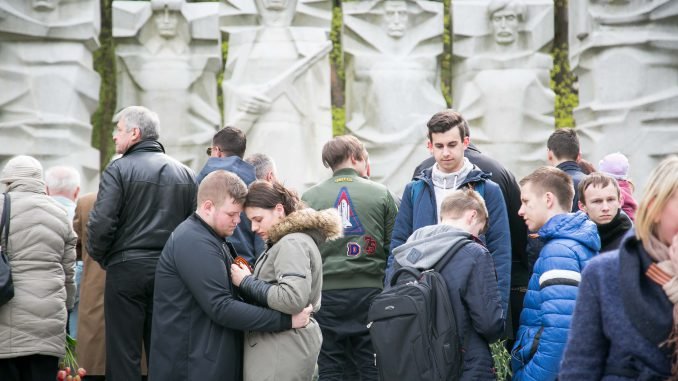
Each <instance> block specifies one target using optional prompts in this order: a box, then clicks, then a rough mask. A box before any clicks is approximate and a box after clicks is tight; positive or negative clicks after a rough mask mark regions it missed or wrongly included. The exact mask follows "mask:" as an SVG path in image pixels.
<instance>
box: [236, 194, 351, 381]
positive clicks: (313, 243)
mask: <svg viewBox="0 0 678 381" xmlns="http://www.w3.org/2000/svg"><path fill="white" fill-rule="evenodd" d="M301 205H302V204H301V201H300V200H299V198H298V197H297V195H296V194H295V193H293V192H291V191H289V190H288V189H286V188H284V187H283V186H282V185H280V184H277V183H275V184H272V183H268V182H262V181H257V182H254V183H253V184H252V185H250V188H249V192H248V194H247V199H246V201H245V213H246V214H247V217H248V218H249V219H250V220H251V221H252V231H254V232H255V233H257V234H258V235H259V236H260V237H261V238H262V239H264V241H266V243H267V248H268V249H267V250H266V251H265V252H264V253H263V254H262V255H261V256H260V257H259V259H258V260H257V263H256V266H255V268H254V273H253V274H251V275H250V273H249V270H247V269H246V268H244V267H241V266H238V265H235V264H234V265H232V266H231V277H232V281H233V284H234V285H236V286H238V287H240V291H241V293H242V294H243V295H244V296H245V297H246V298H247V300H248V301H249V302H252V303H255V304H259V305H262V306H265V307H268V308H272V309H274V310H277V311H280V312H284V313H286V314H290V315H294V314H297V313H299V312H300V311H301V310H302V309H303V308H304V307H306V306H308V305H309V304H311V305H313V307H314V311H316V312H317V311H318V309H319V308H320V293H321V290H322V259H321V257H320V252H319V251H318V245H319V244H321V243H323V242H325V241H326V240H328V239H335V238H337V237H339V236H340V235H341V232H342V228H341V219H340V218H339V215H338V213H337V212H336V210H334V209H328V210H325V211H320V212H317V211H314V210H311V209H300V207H301ZM321 343H322V334H321V333H320V327H319V326H318V323H317V322H316V321H315V319H313V318H311V322H310V323H309V325H307V326H306V327H305V328H301V329H292V330H289V331H284V332H276V333H270V332H248V333H247V334H246V337H245V351H244V379H245V381H269V380H270V381H272V380H280V381H283V380H284V381H295V380H300V381H301V380H304V381H307V380H311V378H312V376H313V370H314V367H315V363H316V361H317V359H318V354H319V353H320V345H321Z"/></svg>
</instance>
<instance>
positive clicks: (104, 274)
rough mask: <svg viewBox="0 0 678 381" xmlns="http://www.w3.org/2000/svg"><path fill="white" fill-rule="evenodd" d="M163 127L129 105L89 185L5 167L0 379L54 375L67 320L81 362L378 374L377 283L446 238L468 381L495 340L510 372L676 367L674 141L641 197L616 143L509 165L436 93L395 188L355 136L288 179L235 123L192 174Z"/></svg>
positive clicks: (487, 372)
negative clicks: (417, 147)
mask: <svg viewBox="0 0 678 381" xmlns="http://www.w3.org/2000/svg"><path fill="white" fill-rule="evenodd" d="M159 125H160V122H159V120H158V117H157V115H156V114H155V113H154V112H153V111H151V110H148V109H146V108H144V107H142V106H131V107H128V108H125V109H124V110H122V111H121V112H120V114H119V119H118V122H117V129H116V130H115V133H114V136H113V140H114V142H115V148H116V153H117V154H119V155H120V156H119V157H118V158H116V159H114V160H113V161H111V163H109V165H108V166H107V167H106V169H105V170H104V171H103V173H102V174H101V180H100V185H99V189H98V192H97V193H90V194H86V195H80V188H79V176H78V173H77V171H75V170H73V169H72V168H68V167H53V168H49V169H47V170H46V171H44V173H43V167H42V165H41V163H40V162H39V161H38V160H36V159H35V158H32V157H30V156H23V155H21V156H16V157H14V158H12V159H11V160H9V162H8V163H7V164H6V165H5V167H4V168H3V169H2V172H1V173H0V182H1V183H2V184H4V186H5V188H6V189H5V193H3V195H2V201H3V202H0V207H2V208H3V209H2V211H5V210H6V212H7V213H5V214H7V215H8V217H7V221H4V222H3V224H5V223H8V224H9V233H8V234H4V233H3V230H0V242H7V243H6V244H3V245H4V246H5V247H4V250H3V251H5V252H6V253H7V258H8V262H9V267H10V269H11V275H12V282H13V286H14V296H13V298H11V299H10V300H9V301H7V302H6V303H5V304H2V305H0V342H2V343H3V345H2V346H1V347H0V379H1V380H8V381H13V380H40V381H43V380H49V379H54V378H55V377H56V372H57V370H58V366H59V362H60V360H61V359H62V358H63V357H64V355H65V342H66V334H67V333H68V334H70V335H71V336H73V337H75V338H76V339H77V340H78V345H77V354H78V360H79V363H80V365H81V366H83V367H84V368H86V369H87V372H88V375H87V376H86V378H85V379H86V380H104V379H105V380H108V381H130V380H141V379H142V378H145V377H147V378H148V379H150V380H153V381H171V380H187V379H188V380H194V379H195V380H198V379H199V380H214V381H216V380H241V379H242V380H252V381H259V380H282V381H292V380H311V379H314V378H317V379H319V380H322V381H325V380H328V381H334V380H350V381H352V380H378V379H383V376H380V370H381V369H384V368H389V367H396V366H402V365H403V364H389V363H387V362H383V361H380V360H381V358H380V357H379V353H377V350H375V345H374V343H373V339H372V337H371V336H370V330H369V324H368V323H369V321H368V320H369V319H368V311H369V309H370V305H371V303H372V301H373V300H374V298H375V297H377V295H379V294H381V293H382V292H383V290H384V289H385V288H388V287H391V284H392V283H395V282H391V277H392V276H393V274H394V273H398V272H401V271H402V270H398V269H400V268H402V267H412V268H415V269H419V270H428V269H432V268H434V267H435V266H436V264H437V263H438V262H440V261H441V260H442V259H443V258H444V257H446V253H447V252H448V251H450V250H451V249H452V248H455V250H458V252H456V253H455V254H454V256H453V257H451V259H449V260H446V262H444V263H441V266H442V267H441V268H440V269H439V273H440V275H441V276H442V277H443V278H444V280H445V284H446V286H447V291H448V294H449V298H450V305H451V306H452V309H453V311H454V314H455V316H456V318H455V322H456V329H457V333H458V336H459V337H460V338H463V342H462V346H463V353H462V362H463V365H462V366H461V375H460V378H461V379H462V380H494V379H496V378H497V376H496V369H495V365H494V360H493V356H492V353H491V350H490V344H491V343H493V342H495V341H497V340H499V339H502V338H504V339H508V345H507V346H508V348H509V350H510V356H511V358H510V363H511V368H512V371H513V372H512V379H514V380H534V381H548V380H556V379H558V380H666V379H671V380H678V347H676V343H677V342H678V307H677V306H676V305H677V304H678V281H677V280H676V274H678V157H676V156H670V157H667V158H665V159H664V161H662V163H661V164H660V165H659V166H658V167H657V168H655V169H654V171H653V172H652V174H651V176H650V178H649V181H648V183H647V184H645V188H644V192H643V194H642V197H641V198H640V201H639V202H638V203H637V202H636V201H635V199H634V196H633V193H634V186H633V183H632V182H631V180H630V179H629V178H628V177H627V174H628V168H629V162H628V160H627V159H626V157H625V156H624V155H622V154H621V153H611V154H610V155H608V156H606V157H605V158H603V159H602V160H601V161H600V163H599V165H598V168H597V169H596V168H595V166H593V165H591V164H590V163H588V162H586V161H585V160H583V159H582V158H581V154H580V151H581V150H580V146H579V140H578V138H577V134H576V132H575V131H574V130H572V129H558V130H556V131H554V132H553V134H552V135H551V136H550V137H549V139H548V141H546V142H545V148H546V149H545V161H547V162H548V164H549V165H547V166H544V167H540V168H535V169H534V171H533V172H532V173H531V174H529V175H527V176H525V177H524V178H522V179H520V180H516V179H515V177H514V176H513V175H512V174H511V172H510V171H509V170H508V169H506V168H505V167H504V166H503V165H502V164H501V163H499V162H497V161H496V160H494V159H492V158H491V157H488V156H486V155H484V154H483V153H482V152H481V150H480V149H479V148H478V147H476V146H474V145H473V144H472V143H471V129H470V128H469V126H468V124H467V123H466V121H465V119H464V117H463V116H462V115H461V114H459V113H458V112H456V111H453V110H444V111H441V112H438V113H436V114H435V115H433V116H432V117H431V118H430V120H429V122H428V124H427V127H428V150H429V151H430V153H431V158H429V159H427V160H426V161H424V162H423V163H421V165H420V166H419V167H418V168H416V169H415V171H414V174H413V178H412V181H411V182H409V183H408V184H407V185H406V186H405V190H404V192H403V194H402V195H394V194H393V193H392V192H391V191H389V189H387V188H386V187H385V186H383V185H381V184H378V183H376V182H374V181H372V180H370V172H371V169H370V162H369V154H368V152H367V150H366V149H365V146H364V144H363V143H362V142H361V141H360V140H359V139H357V138H356V137H353V136H349V135H344V136H337V137H335V138H332V139H331V140H329V141H328V142H326V143H325V145H324V146H323V148H322V157H321V158H308V160H309V161H310V160H322V163H323V164H324V165H325V166H326V167H328V168H330V169H331V170H332V172H333V174H332V177H330V178H328V179H326V180H324V181H321V182H320V183H318V184H316V185H315V186H313V187H311V188H309V189H308V190H306V191H305V192H303V194H299V193H297V192H296V190H294V189H290V188H288V187H286V186H284V185H283V184H282V183H281V182H279V180H278V179H279V178H284V177H285V174H278V173H276V167H275V163H274V162H273V161H272V160H271V159H270V158H269V157H268V156H266V154H265V153H263V152H262V153H255V154H253V155H251V156H249V157H247V158H245V157H244V155H245V151H246V148H247V139H246V137H245V135H244V133H243V132H242V131H240V130H238V129H237V128H233V127H228V126H227V127H225V128H223V129H221V130H219V131H218V132H217V133H216V134H215V135H214V137H213V139H212V144H211V146H210V147H209V148H208V149H207V155H208V156H209V158H208V160H207V162H206V164H205V166H204V168H203V169H202V170H201V171H200V172H199V173H198V174H197V175H196V174H195V173H194V172H193V171H192V170H191V169H189V168H188V167H186V166H185V165H183V164H181V163H180V162H178V161H176V160H175V159H173V158H172V157H171V156H170V155H167V154H166V153H165V150H164V147H163V146H162V144H161V143H160V137H159V133H158V130H159ZM422 149H423V147H422ZM587 163H588V164H587ZM300 165H303V163H300ZM401 170H407V171H409V170H410V169H409V168H402V169H401ZM5 201H6V202H5ZM10 205H11V208H10ZM5 240H6V241H5ZM459 242H463V243H464V245H457V246H455V245H456V244H458V243H459ZM397 334H398V332H394V335H397ZM402 350H407V348H402ZM405 366H407V364H405Z"/></svg>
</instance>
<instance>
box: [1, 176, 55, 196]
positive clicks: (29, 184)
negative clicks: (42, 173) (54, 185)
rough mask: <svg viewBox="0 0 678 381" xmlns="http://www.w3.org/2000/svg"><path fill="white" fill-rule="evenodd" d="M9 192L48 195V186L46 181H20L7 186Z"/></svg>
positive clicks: (27, 179)
mask: <svg viewBox="0 0 678 381" xmlns="http://www.w3.org/2000/svg"><path fill="white" fill-rule="evenodd" d="M7 192H28V193H38V194H47V186H46V185H45V182H44V181H42V180H38V179H29V178H25V179H18V180H15V181H12V182H11V183H9V184H7Z"/></svg>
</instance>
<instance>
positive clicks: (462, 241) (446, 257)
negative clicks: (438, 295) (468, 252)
mask: <svg viewBox="0 0 678 381" xmlns="http://www.w3.org/2000/svg"><path fill="white" fill-rule="evenodd" d="M471 242H473V241H472V240H471V239H469V238H462V239H460V240H458V241H457V242H456V243H455V244H454V245H452V247H450V249H449V250H447V253H445V255H443V257H442V258H440V260H439V261H438V263H436V265H435V266H434V267H433V269H434V270H435V271H436V272H440V270H442V269H443V268H444V267H445V265H447V263H448V262H449V261H450V260H451V259H452V257H454V256H455V254H457V253H458V252H459V251H460V250H461V248H462V247H464V246H466V245H468V244H469V243H471Z"/></svg>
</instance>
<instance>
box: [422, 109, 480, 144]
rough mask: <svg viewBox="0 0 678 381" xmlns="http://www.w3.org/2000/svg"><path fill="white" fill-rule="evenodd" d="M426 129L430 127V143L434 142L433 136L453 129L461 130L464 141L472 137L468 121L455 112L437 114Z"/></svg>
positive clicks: (445, 111)
mask: <svg viewBox="0 0 678 381" xmlns="http://www.w3.org/2000/svg"><path fill="white" fill-rule="evenodd" d="M426 127H428V140H430V141H433V134H438V133H443V132H447V131H449V130H451V129H453V128H459V136H460V137H461V140H462V141H463V140H464V138H465V137H467V136H469V135H470V134H469V128H468V123H466V119H464V117H463V116H461V114H460V113H458V112H457V111H454V110H444V111H440V112H437V113H435V114H434V115H433V116H432V117H431V119H429V121H428V123H426Z"/></svg>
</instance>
